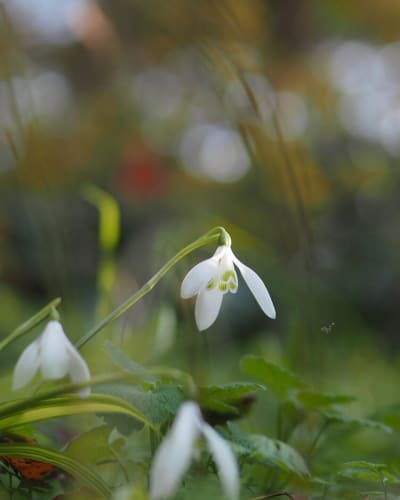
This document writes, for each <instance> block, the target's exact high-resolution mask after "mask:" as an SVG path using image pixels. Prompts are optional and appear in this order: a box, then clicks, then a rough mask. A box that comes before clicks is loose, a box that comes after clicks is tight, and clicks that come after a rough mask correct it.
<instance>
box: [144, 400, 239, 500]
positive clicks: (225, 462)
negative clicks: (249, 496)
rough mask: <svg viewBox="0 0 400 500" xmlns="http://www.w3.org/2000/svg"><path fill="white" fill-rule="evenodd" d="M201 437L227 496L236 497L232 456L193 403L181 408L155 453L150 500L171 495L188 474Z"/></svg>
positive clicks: (232, 498)
mask: <svg viewBox="0 0 400 500" xmlns="http://www.w3.org/2000/svg"><path fill="white" fill-rule="evenodd" d="M201 435H202V436H204V438H205V439H206V441H207V445H208V447H209V450H210V452H211V455H212V456H213V458H214V462H215V464H216V466H217V470H218V475H219V478H220V481H221V483H222V486H223V489H224V491H225V494H226V496H227V497H228V498H229V499H231V500H236V499H237V498H238V495H239V470H238V465H237V462H236V458H235V455H234V454H233V452H232V450H231V448H230V447H229V445H228V443H227V441H225V440H224V439H223V438H222V437H221V436H220V435H219V434H218V433H217V432H216V431H215V430H214V429H213V428H212V427H211V426H209V425H208V424H207V423H206V422H205V421H204V420H203V417H202V415H201V412H200V408H199V407H198V405H197V404H196V403H194V402H193V401H187V402H186V403H183V404H182V406H181V407H180V409H179V411H178V413H177V415H176V418H175V421H174V423H173V425H172V427H171V429H170V431H169V433H168V434H167V436H166V437H165V438H164V440H163V442H162V443H161V445H160V446H159V448H158V449H157V451H156V454H155V457H154V461H153V464H152V467H151V472H150V498H151V500H161V499H164V498H168V497H169V496H171V495H173V494H174V493H175V492H176V490H177V488H178V486H179V483H180V482H181V479H182V477H183V476H184V474H185V472H186V471H187V470H188V468H189V466H190V463H191V461H192V458H193V455H194V453H195V443H196V440H197V439H198V437H199V436H201Z"/></svg>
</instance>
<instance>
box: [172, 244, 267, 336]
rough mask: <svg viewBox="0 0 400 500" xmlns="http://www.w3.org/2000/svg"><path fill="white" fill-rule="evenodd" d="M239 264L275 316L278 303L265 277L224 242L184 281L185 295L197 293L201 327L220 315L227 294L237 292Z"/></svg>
mask: <svg viewBox="0 0 400 500" xmlns="http://www.w3.org/2000/svg"><path fill="white" fill-rule="evenodd" d="M235 266H236V267H237V268H238V269H239V271H240V273H241V275H242V277H243V279H244V281H245V282H246V284H247V286H248V287H249V288H250V291H251V293H252V294H253V295H254V298H255V299H256V301H257V302H258V304H259V306H260V307H261V309H262V310H263V311H264V313H265V314H266V315H267V316H269V317H270V318H272V319H274V318H275V316H276V313H275V307H274V305H273V303H272V300H271V297H270V296H269V293H268V290H267V287H266V286H265V285H264V283H263V281H262V279H261V278H260V277H259V276H258V274H257V273H256V272H254V271H253V270H252V269H250V268H249V267H247V266H245V265H244V264H243V262H240V260H239V259H238V258H236V257H235V255H234V253H233V252H232V250H231V248H230V246H228V245H222V246H219V247H218V248H217V250H216V252H215V254H214V255H213V256H212V257H211V258H209V259H207V260H203V261H202V262H200V263H199V264H197V265H196V266H194V267H193V268H192V269H191V270H190V271H189V272H188V273H187V275H186V276H185V278H184V280H183V282H182V285H181V297H182V298H183V299H189V298H190V297H194V296H195V295H197V299H196V305H195V319H196V324H197V327H198V329H199V330H200V331H201V330H206V329H207V328H209V327H210V326H211V325H212V324H213V323H214V321H215V320H216V319H217V316H218V313H219V310H220V308H221V304H222V299H223V297H224V295H225V294H226V293H228V292H231V293H236V291H237V289H238V278H237V274H236V271H235Z"/></svg>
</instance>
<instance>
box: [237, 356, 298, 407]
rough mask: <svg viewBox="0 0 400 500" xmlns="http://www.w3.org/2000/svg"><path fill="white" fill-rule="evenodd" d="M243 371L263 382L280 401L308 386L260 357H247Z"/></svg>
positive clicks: (287, 371)
mask: <svg viewBox="0 0 400 500" xmlns="http://www.w3.org/2000/svg"><path fill="white" fill-rule="evenodd" d="M241 369H242V371H243V372H244V373H246V374H247V375H250V376H251V377H254V378H257V379H259V380H261V381H262V382H263V384H265V385H266V386H267V387H268V388H269V389H270V390H271V391H272V392H273V393H274V394H275V396H276V397H277V398H278V399H280V400H285V399H287V398H288V397H289V396H290V393H291V392H292V391H293V390H294V389H302V388H305V387H306V384H305V383H304V382H303V381H302V380H300V379H299V378H298V377H297V376H296V375H295V374H294V373H292V372H291V371H289V370H287V369H285V368H282V367H280V366H278V365H275V364H274V363H271V362H269V361H266V360H265V359H263V358H261V357H258V356H245V357H244V358H242V361H241Z"/></svg>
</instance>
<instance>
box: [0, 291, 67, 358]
mask: <svg viewBox="0 0 400 500" xmlns="http://www.w3.org/2000/svg"><path fill="white" fill-rule="evenodd" d="M60 302H61V299H60V298H57V299H54V300H52V301H51V302H49V303H48V304H47V306H45V307H43V309H41V310H40V311H39V312H37V313H36V314H34V315H33V316H32V317H31V318H29V319H28V320H27V321H25V323H22V325H19V326H18V327H17V328H16V329H15V330H13V331H12V332H11V333H10V334H9V335H8V336H7V337H6V338H5V339H4V340H2V341H1V342H0V351H2V350H3V349H4V348H5V347H7V346H8V345H10V344H11V342H14V340H16V339H18V338H19V337H22V335H25V334H26V333H28V332H30V331H31V330H32V328H35V326H37V325H38V324H39V323H41V322H42V321H43V320H44V319H45V318H47V316H49V315H50V314H52V313H54V311H55V308H56V307H57V306H58V305H59V304H60Z"/></svg>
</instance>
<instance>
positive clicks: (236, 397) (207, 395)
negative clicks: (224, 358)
mask: <svg viewBox="0 0 400 500" xmlns="http://www.w3.org/2000/svg"><path fill="white" fill-rule="evenodd" d="M260 389H262V390H265V387H264V386H263V385H261V384H254V383H250V382H233V383H229V384H222V385H209V386H205V387H200V388H199V390H198V399H199V403H200V406H201V410H202V412H203V415H204V417H205V419H206V420H207V422H209V423H211V424H212V425H217V424H222V423H225V422H226V421H227V420H232V419H235V418H239V417H241V416H243V415H244V414H246V413H247V411H248V410H249V409H250V407H251V406H252V405H253V404H254V402H255V400H256V396H255V392H256V391H258V390H260Z"/></svg>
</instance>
